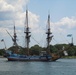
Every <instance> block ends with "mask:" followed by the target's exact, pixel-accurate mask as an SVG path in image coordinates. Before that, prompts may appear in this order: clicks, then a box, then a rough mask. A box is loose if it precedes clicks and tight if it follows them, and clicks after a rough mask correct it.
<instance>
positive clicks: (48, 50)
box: [46, 15, 53, 53]
mask: <svg viewBox="0 0 76 75" xmlns="http://www.w3.org/2000/svg"><path fill="white" fill-rule="evenodd" d="M47 24H48V25H47V32H46V34H47V38H46V40H47V53H50V49H49V46H50V42H51V40H52V37H53V36H52V35H51V34H52V33H51V31H50V15H48V21H47Z"/></svg>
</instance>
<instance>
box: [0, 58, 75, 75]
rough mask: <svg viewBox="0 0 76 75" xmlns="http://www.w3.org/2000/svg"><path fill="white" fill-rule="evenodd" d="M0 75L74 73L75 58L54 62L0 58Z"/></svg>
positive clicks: (73, 74) (68, 74)
mask: <svg viewBox="0 0 76 75" xmlns="http://www.w3.org/2000/svg"><path fill="white" fill-rule="evenodd" d="M0 75H76V59H59V60H57V61H56V62H19V61H15V62H11V61H7V59H6V58H0Z"/></svg>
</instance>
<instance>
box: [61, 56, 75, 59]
mask: <svg viewBox="0 0 76 75" xmlns="http://www.w3.org/2000/svg"><path fill="white" fill-rule="evenodd" d="M62 58H65V59H76V56H64V57H62Z"/></svg>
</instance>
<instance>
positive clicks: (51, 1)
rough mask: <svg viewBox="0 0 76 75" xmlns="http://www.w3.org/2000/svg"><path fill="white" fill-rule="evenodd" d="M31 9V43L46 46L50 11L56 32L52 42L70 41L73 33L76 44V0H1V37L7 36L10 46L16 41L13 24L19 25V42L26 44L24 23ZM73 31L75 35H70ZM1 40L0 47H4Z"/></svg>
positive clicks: (22, 44) (51, 25)
mask: <svg viewBox="0 0 76 75" xmlns="http://www.w3.org/2000/svg"><path fill="white" fill-rule="evenodd" d="M26 8H27V9H28V20H29V23H28V24H29V27H30V32H31V39H30V47H31V46H33V45H35V44H38V45H40V46H46V26H47V19H48V14H50V18H51V19H50V28H51V32H52V35H53V38H52V41H51V43H50V44H52V45H55V44H64V43H65V44H68V43H71V39H72V37H73V42H74V45H76V34H75V32H76V0H0V40H2V39H4V41H5V44H6V47H7V48H9V47H11V46H12V45H13V42H12V39H11V37H10V36H9V35H8V33H7V32H6V30H7V31H8V32H9V33H10V34H11V36H13V26H14V24H15V26H16V33H17V43H18V44H19V45H20V46H23V47H24V46H25V41H24V37H25V34H24V27H25V22H26V20H25V18H26ZM68 34H72V36H71V37H67V35H68ZM4 47H5V46H4V42H1V41H0V49H2V48H4Z"/></svg>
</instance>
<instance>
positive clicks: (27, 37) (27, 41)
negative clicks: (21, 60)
mask: <svg viewBox="0 0 76 75" xmlns="http://www.w3.org/2000/svg"><path fill="white" fill-rule="evenodd" d="M24 33H25V34H26V36H25V40H26V48H27V50H28V53H27V54H28V55H29V42H30V36H31V35H29V34H30V33H31V32H30V31H29V27H28V11H27V10H26V26H25V31H24Z"/></svg>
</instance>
